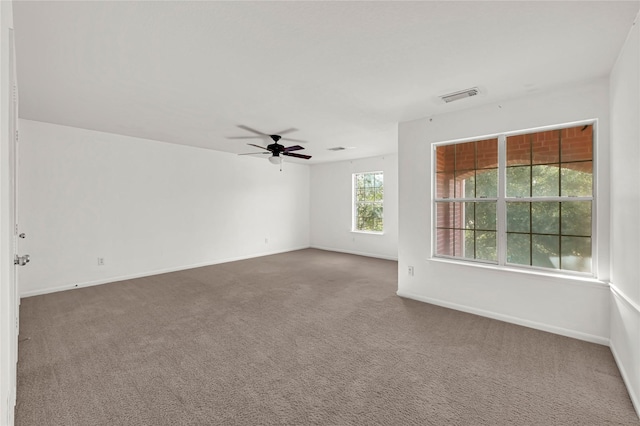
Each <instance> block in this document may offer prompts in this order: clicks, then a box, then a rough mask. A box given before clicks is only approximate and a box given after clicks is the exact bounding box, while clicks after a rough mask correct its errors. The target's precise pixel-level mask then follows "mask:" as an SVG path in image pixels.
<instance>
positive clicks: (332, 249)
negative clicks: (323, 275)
mask: <svg viewBox="0 0 640 426" xmlns="http://www.w3.org/2000/svg"><path fill="white" fill-rule="evenodd" d="M310 248H313V249H318V250H325V251H335V252H338V253H346V254H355V255H356V256H365V257H375V258H378V259H385V260H395V261H398V256H387V255H384V254H378V253H367V252H363V251H356V250H343V249H338V248H333V247H324V246H316V245H312V246H311V247H310Z"/></svg>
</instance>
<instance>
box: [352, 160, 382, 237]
mask: <svg viewBox="0 0 640 426" xmlns="http://www.w3.org/2000/svg"><path fill="white" fill-rule="evenodd" d="M383 200H384V179H383V173H382V172H370V173H354V174H353V230H354V231H364V232H382V231H383Z"/></svg>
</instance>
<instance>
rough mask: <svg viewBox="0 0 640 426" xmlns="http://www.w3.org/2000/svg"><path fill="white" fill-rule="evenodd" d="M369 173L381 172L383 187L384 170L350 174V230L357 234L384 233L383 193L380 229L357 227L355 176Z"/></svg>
mask: <svg viewBox="0 0 640 426" xmlns="http://www.w3.org/2000/svg"><path fill="white" fill-rule="evenodd" d="M369 174H381V175H382V187H383V188H384V171H382V170H376V171H371V172H356V173H353V174H352V175H351V232H354V233H358V234H374V235H382V234H384V227H385V220H384V194H383V196H382V201H381V202H380V204H381V205H382V231H368V230H362V229H358V194H357V176H358V175H369Z"/></svg>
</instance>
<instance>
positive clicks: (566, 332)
mask: <svg viewBox="0 0 640 426" xmlns="http://www.w3.org/2000/svg"><path fill="white" fill-rule="evenodd" d="M396 294H397V295H398V296H400V297H405V298H407V299H413V300H417V301H419V302H425V303H430V304H432V305H438V306H442V307H445V308H450V309H455V310H456V311H462V312H467V313H470V314H474V315H480V316H482V317H487V318H492V319H496V320H499V321H504V322H508V323H512V324H517V325H522V326H524V327H529V328H533V329H536V330H542V331H546V332H549V333H554V334H559V335H561V336H566V337H572V338H574V339H579V340H585V341H587V342H591V343H597V344H599V345H605V346H609V339H608V338H606V337H602V336H595V335H592V334H588V333H582V332H580V331H575V330H570V329H567V328H562V327H556V326H553V325H549V324H543V323H539V322H536V321H531V320H526V319H522V318H517V317H513V316H511V315H504V314H499V313H496V312H491V311H485V310H483V309H478V308H473V307H470V306H464V305H459V304H457V303H451V302H447V301H444V300H439V299H432V298H430V297H424V296H421V295H418V294H414V293H411V292H406V291H402V290H398V291H397V292H396Z"/></svg>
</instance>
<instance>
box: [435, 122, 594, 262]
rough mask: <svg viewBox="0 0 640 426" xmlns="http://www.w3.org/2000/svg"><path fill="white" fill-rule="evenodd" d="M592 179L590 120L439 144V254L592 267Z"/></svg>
mask: <svg viewBox="0 0 640 426" xmlns="http://www.w3.org/2000/svg"><path fill="white" fill-rule="evenodd" d="M499 158H500V159H502V160H500V161H499ZM593 183H594V182H593V124H587V125H580V126H575V127H570V128H563V129H556V130H545V131H539V132H535V133H527V134H514V135H501V136H499V137H496V138H491V139H486V140H477V141H471V142H462V143H454V144H442V145H436V146H435V206H434V207H435V208H434V210H435V221H434V223H435V255H436V256H442V257H452V258H461V259H469V260H476V261H483V262H489V263H496V264H499V265H510V266H526V267H535V268H547V269H556V270H568V271H575V272H583V273H592V272H593V266H592V253H593V239H592V237H593V236H592V229H593V226H592V221H593V219H592V218H593V200H594V199H593Z"/></svg>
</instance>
